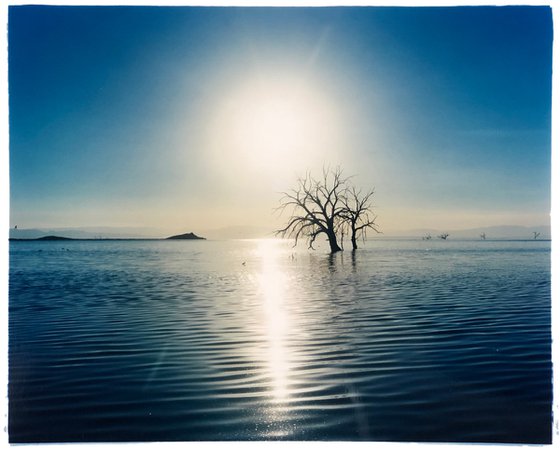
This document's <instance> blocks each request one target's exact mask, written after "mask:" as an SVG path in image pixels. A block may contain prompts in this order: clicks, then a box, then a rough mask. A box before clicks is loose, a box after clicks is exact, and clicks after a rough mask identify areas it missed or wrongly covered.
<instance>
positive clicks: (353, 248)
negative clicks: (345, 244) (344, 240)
mask: <svg viewBox="0 0 560 450" xmlns="http://www.w3.org/2000/svg"><path fill="white" fill-rule="evenodd" d="M357 249H358V239H357V238H356V233H355V232H353V233H352V250H357Z"/></svg>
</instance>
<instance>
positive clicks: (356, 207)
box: [341, 186, 380, 250]
mask: <svg viewBox="0 0 560 450" xmlns="http://www.w3.org/2000/svg"><path fill="white" fill-rule="evenodd" d="M373 193H374V191H373V189H372V190H371V191H368V192H367V193H366V194H364V195H362V192H361V190H357V189H356V187H355V186H350V187H347V188H346V190H345V192H344V195H343V196H342V198H341V200H342V203H343V204H344V209H343V211H342V217H343V218H344V220H345V221H346V223H347V225H348V227H349V228H350V240H351V242H352V249H353V250H356V249H357V248H358V238H362V239H365V238H366V233H367V230H368V229H372V230H373V231H375V232H376V233H380V231H379V229H378V228H377V224H376V223H375V219H377V216H374V215H373V213H372V209H373V205H372V204H371V199H372V197H373Z"/></svg>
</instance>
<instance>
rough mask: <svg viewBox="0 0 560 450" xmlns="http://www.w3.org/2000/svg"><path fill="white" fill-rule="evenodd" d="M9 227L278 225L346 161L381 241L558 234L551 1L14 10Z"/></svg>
mask: <svg viewBox="0 0 560 450" xmlns="http://www.w3.org/2000/svg"><path fill="white" fill-rule="evenodd" d="M8 31H9V37H8V44H9V49H8V56H9V59H8V71H9V73H8V75H9V102H10V103H9V106H10V190H11V193H10V195H11V198H10V227H11V228H13V227H15V226H16V225H17V226H18V228H60V227H76V228H80V227H87V226H91V225H95V226H98V225H103V226H107V227H125V228H126V227H128V228H131V227H135V226H142V227H151V228H155V229H166V230H177V231H181V232H184V231H195V232H196V230H209V229H219V228H223V227H228V226H232V225H236V226H254V227H257V228H266V229H270V230H275V229H277V228H278V226H279V225H280V224H281V223H282V220H283V218H282V217H281V216H280V217H279V216H278V215H277V214H274V213H273V211H274V208H275V207H276V206H277V205H278V201H279V199H280V194H279V193H280V192H281V191H285V190H289V189H290V188H291V187H292V186H293V185H294V182H295V180H296V178H297V176H301V175H303V174H305V172H306V171H307V170H311V171H312V172H313V173H316V174H317V173H318V172H319V171H320V170H321V168H322V167H324V166H325V165H327V166H331V167H334V166H337V165H340V166H341V167H342V168H343V169H344V171H345V174H347V175H355V179H354V180H355V182H356V184H357V185H358V186H363V187H364V188H365V189H369V188H375V197H374V205H375V210H374V212H375V213H376V214H377V217H378V219H377V222H378V225H379V228H380V230H381V231H383V232H385V233H388V234H390V233H393V232H395V231H398V230H406V229H423V228H430V229H468V228H478V227H489V226H502V225H512V226H528V227H532V226H535V225H538V224H541V225H544V224H550V208H551V200H550V184H551V137H550V135H551V77H552V14H551V9H550V7H546V6H542V7H541V6H508V7H492V6H480V7H444V8H422V7H405V8H395V7H388V8H379V7H326V8H311V7H310V8H228V7H213V8H205V7H165V8H164V7H140V6H138V7H121V8H115V7H52V6H11V7H10V8H9V15H8Z"/></svg>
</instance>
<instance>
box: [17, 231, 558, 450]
mask: <svg viewBox="0 0 560 450" xmlns="http://www.w3.org/2000/svg"><path fill="white" fill-rule="evenodd" d="M550 284H551V283H550V242H539V241H524V242H522V241H517V242H505V241H501V242H500V241H496V242H490V241H480V242H478V241H472V242H468V241H464V242H454V241H389V240H379V241H373V242H369V243H368V244H367V247H366V248H363V249H360V250H358V251H357V252H355V253H353V252H351V251H348V250H347V251H345V252H342V253H340V254H337V255H335V256H334V257H333V256H329V255H328V254H327V253H326V252H325V251H324V249H323V250H319V251H316V252H314V253H310V252H307V251H306V250H304V249H297V250H294V249H292V248H291V247H290V245H289V244H287V243H284V242H280V241H231V242H218V241H215V242H212V241H202V242H199V241H182V242H181V241H68V242H11V243H10V284H9V289H10V290H9V314H10V316H9V436H10V441H11V442H49V441H51V442H52V441H54V442H70V441H113V442H115V441H177V440H179V441H188V440H270V439H287V440H383V441H431V442H437V441H444V442H504V443H506V442H514V443H549V442H550V441H551V420H552V417H551V408H552V406H551V403H552V386H551V372H552V368H551V349H550V344H551V331H550V321H551V317H550V302H551V297H550Z"/></svg>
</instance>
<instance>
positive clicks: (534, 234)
mask: <svg viewBox="0 0 560 450" xmlns="http://www.w3.org/2000/svg"><path fill="white" fill-rule="evenodd" d="M540 235H541V234H540V233H539V232H538V231H533V239H535V240H536V239H537V238H538V237H539V236H540Z"/></svg>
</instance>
